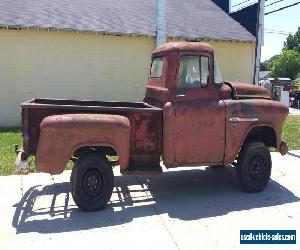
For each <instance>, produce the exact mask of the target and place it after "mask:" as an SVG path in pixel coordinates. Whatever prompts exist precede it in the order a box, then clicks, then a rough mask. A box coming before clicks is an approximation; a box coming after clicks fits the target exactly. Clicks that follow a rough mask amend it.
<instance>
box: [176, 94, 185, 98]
mask: <svg viewBox="0 0 300 250" xmlns="http://www.w3.org/2000/svg"><path fill="white" fill-rule="evenodd" d="M182 97H185V95H183V94H178V95H176V98H182Z"/></svg>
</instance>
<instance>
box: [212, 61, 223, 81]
mask: <svg viewBox="0 0 300 250" xmlns="http://www.w3.org/2000/svg"><path fill="white" fill-rule="evenodd" d="M214 84H215V85H222V84H223V80H222V77H221V74H220V70H219V66H218V63H217V60H216V58H215V59H214Z"/></svg>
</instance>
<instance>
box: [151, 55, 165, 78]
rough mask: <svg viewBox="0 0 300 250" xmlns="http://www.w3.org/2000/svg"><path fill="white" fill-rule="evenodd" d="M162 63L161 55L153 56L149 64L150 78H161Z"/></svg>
mask: <svg viewBox="0 0 300 250" xmlns="http://www.w3.org/2000/svg"><path fill="white" fill-rule="evenodd" d="M163 64H164V61H163V57H156V58H153V60H152V64H151V71H150V77H151V78H161V77H162V71H163Z"/></svg>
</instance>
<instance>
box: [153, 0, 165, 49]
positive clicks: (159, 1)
mask: <svg viewBox="0 0 300 250" xmlns="http://www.w3.org/2000/svg"><path fill="white" fill-rule="evenodd" d="M166 12H167V5H166V0H156V13H155V14H156V27H155V28H156V47H159V46H160V45H162V44H164V43H165V42H166V40H167V19H166Z"/></svg>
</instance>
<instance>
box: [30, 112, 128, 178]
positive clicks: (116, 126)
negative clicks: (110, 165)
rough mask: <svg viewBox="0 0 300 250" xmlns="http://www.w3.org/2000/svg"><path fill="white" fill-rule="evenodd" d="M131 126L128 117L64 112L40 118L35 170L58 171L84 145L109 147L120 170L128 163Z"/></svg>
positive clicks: (53, 172)
mask: <svg viewBox="0 0 300 250" xmlns="http://www.w3.org/2000/svg"><path fill="white" fill-rule="evenodd" d="M130 133H131V126H130V122H129V120H128V118H127V117H124V116H119V115H107V114H64V115H53V116H48V117H46V118H44V119H43V121H42V122H41V125H40V138H39V142H38V148H37V153H36V164H37V168H38V171H40V172H45V173H50V174H60V173H62V171H63V170H64V168H65V166H66V164H67V162H68V161H69V160H70V158H71V156H72V154H73V153H74V152H75V151H76V150H77V149H78V148H80V147H84V146H109V147H112V148H114V150H115V151H116V152H117V153H118V156H119V163H120V168H121V170H125V169H126V168H127V167H128V163H129V153H130Z"/></svg>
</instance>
